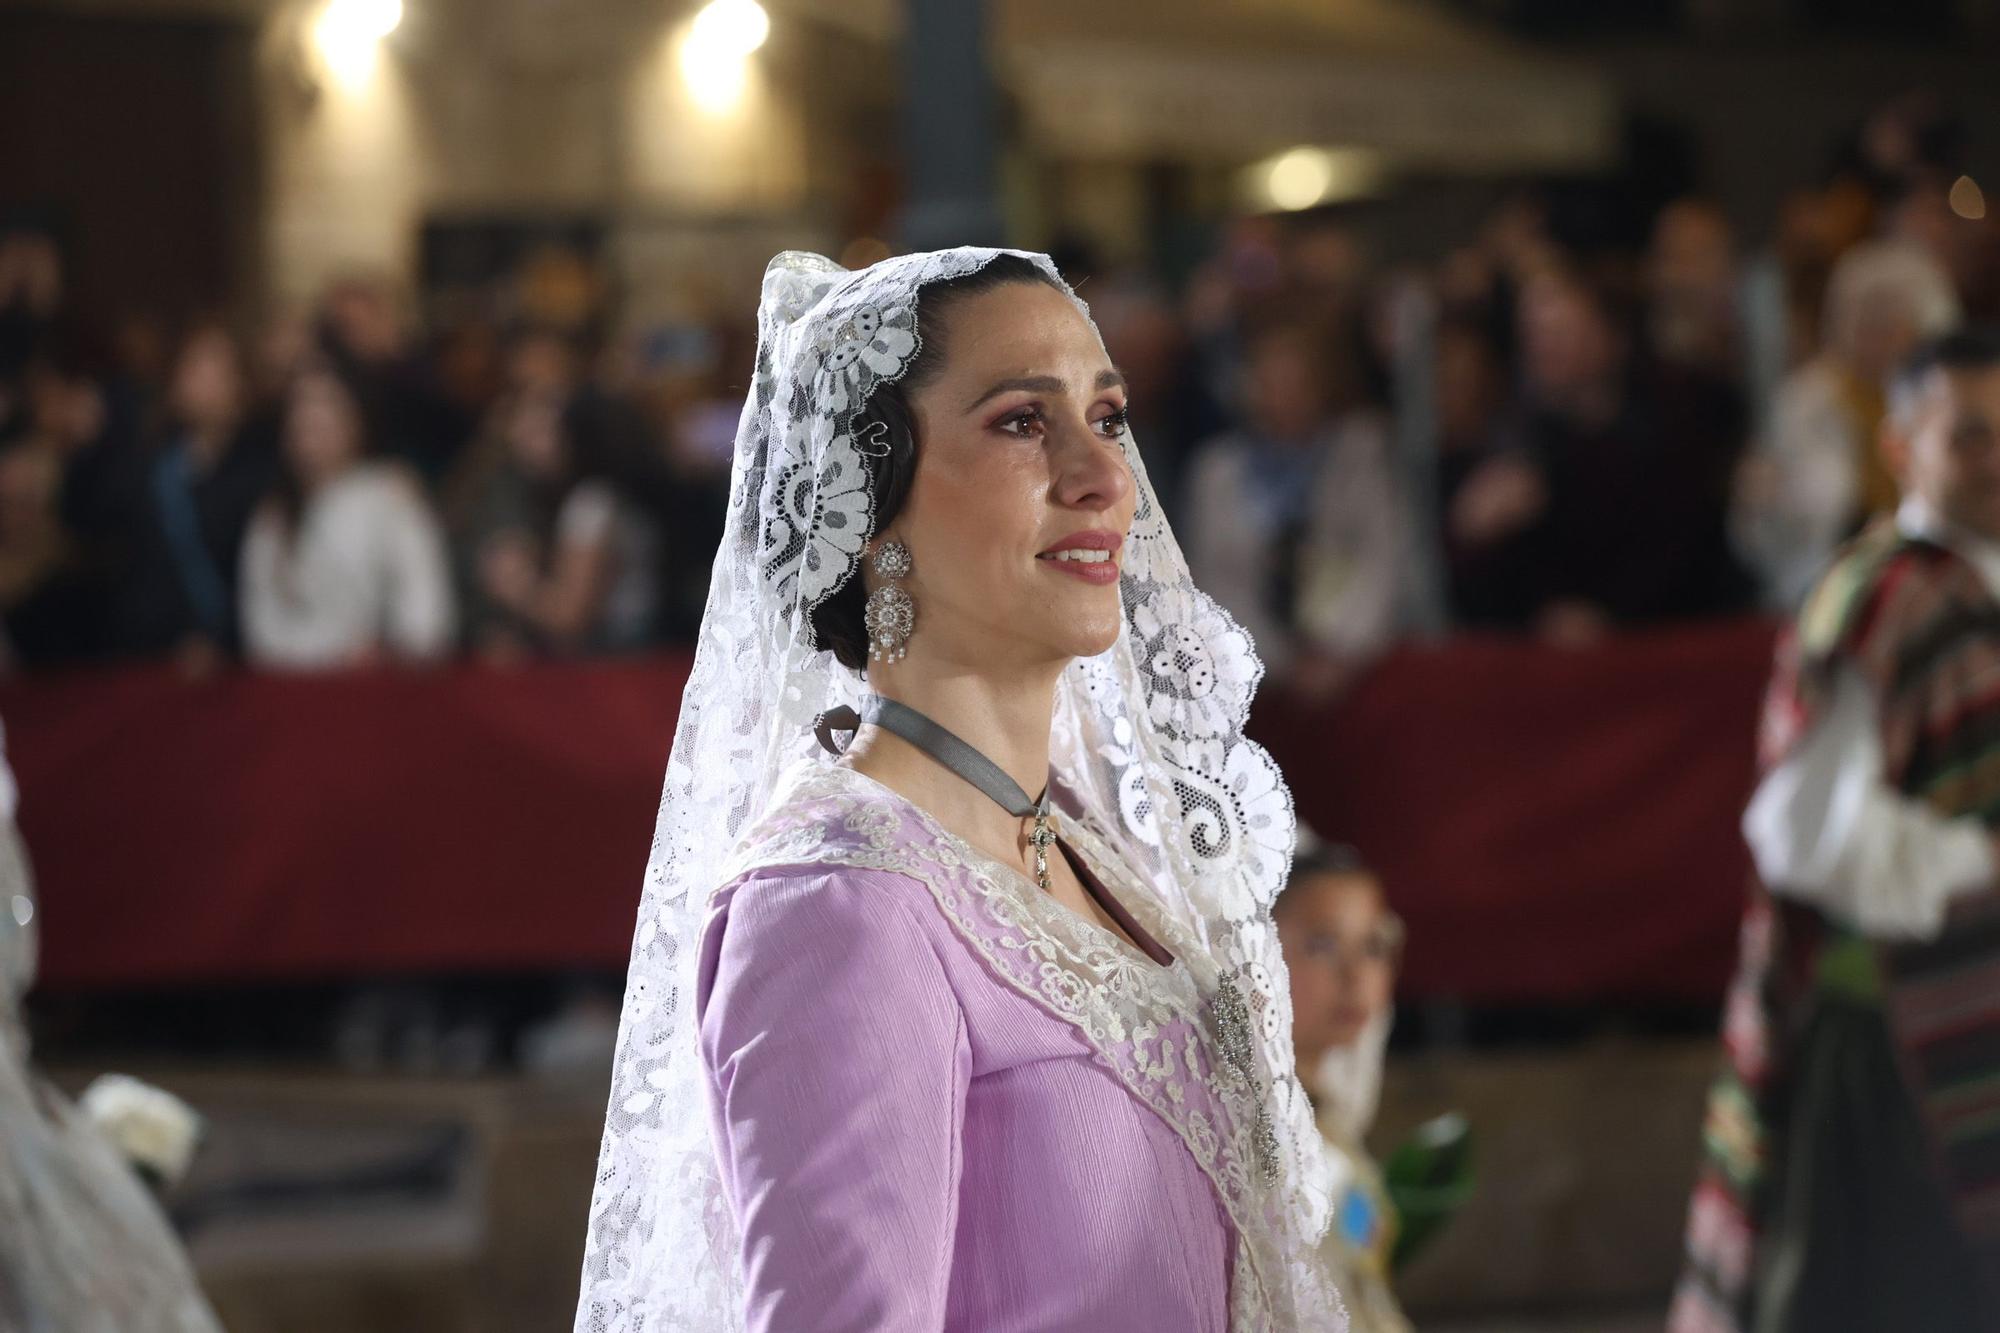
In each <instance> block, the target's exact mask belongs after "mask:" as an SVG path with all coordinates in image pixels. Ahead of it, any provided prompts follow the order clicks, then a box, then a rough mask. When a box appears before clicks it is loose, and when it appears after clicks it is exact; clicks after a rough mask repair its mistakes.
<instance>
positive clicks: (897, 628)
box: [861, 542, 917, 662]
mask: <svg viewBox="0 0 2000 1333" xmlns="http://www.w3.org/2000/svg"><path fill="white" fill-rule="evenodd" d="M870 563H872V564H873V565H874V566H875V575H876V577H877V578H883V579H906V578H908V577H909V576H910V567H911V566H910V548H909V547H907V546H905V545H903V544H902V543H901V542H884V543H882V545H881V547H880V548H879V549H877V550H876V552H875V558H874V559H873V560H872V561H871V562H870ZM861 623H862V625H863V626H864V627H866V628H867V630H868V656H869V657H870V658H871V659H873V660H874V661H877V662H894V661H897V660H899V659H900V658H901V657H902V656H903V654H904V653H906V652H907V651H909V644H910V631H912V630H914V629H915V628H916V627H917V603H916V601H915V599H913V598H912V597H911V596H910V594H909V593H907V592H905V591H903V590H902V589H901V588H899V587H897V586H896V585H895V584H894V583H884V584H883V585H882V586H881V587H879V588H877V589H875V591H874V592H871V593H869V594H868V601H867V603H866V604H865V606H864V608H863V610H862V613H861Z"/></svg>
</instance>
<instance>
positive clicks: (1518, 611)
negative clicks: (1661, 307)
mask: <svg viewBox="0 0 2000 1333" xmlns="http://www.w3.org/2000/svg"><path fill="white" fill-rule="evenodd" d="M1519 320H1520V333H1519V337H1520V347H1521V379H1522V385H1521V402H1520V405H1519V408H1518V410H1517V411H1518V415H1517V421H1516V425H1515V429H1516V431H1517V436H1516V443H1515V444H1514V445H1513V446H1512V447H1509V448H1507V449H1504V450H1501V451H1498V452H1497V453H1496V454H1495V455H1494V456H1493V457H1491V458H1489V459H1488V460H1487V461H1485V462H1484V463H1482V464H1481V465H1480V466H1479V467H1478V468H1476V469H1475V470H1473V471H1472V472H1471V473H1470V474H1469V475H1468V476H1466V477H1465V479H1464V481H1463V483H1462V484H1461V485H1460V486H1459V488H1458V490H1457V493H1456V494H1455V495H1454V496H1453V497H1452V500H1451V510H1450V513H1449V515H1448V519H1447V533H1448V540H1449V542H1450V543H1451V545H1452V547H1453V548H1454V560H1453V572H1454V575H1455V577H1456V578H1457V580H1458V582H1459V586H1460V589H1461V597H1462V598H1464V599H1465V600H1466V601H1467V602H1468V603H1469V604H1471V605H1474V606H1477V607H1478V608H1479V609H1480V611H1481V613H1482V617H1483V619H1484V620H1485V623H1487V624H1490V625H1492V626H1494V627H1496V628H1508V629H1518V630H1530V631H1533V632H1535V633H1537V634H1540V635H1541V636H1542V637H1544V638H1546V639H1548V640H1550V641H1552V642H1557V643H1563V644H1570V645H1576V644H1583V643H1589V642H1592V641H1594V640H1596V639H1598V638H1600V637H1602V636H1603V635H1604V634H1606V633H1608V632H1610V631H1611V630H1613V629H1615V628H1618V627H1621V626H1636V625H1643V624H1649V623H1654V622H1658V621H1661V620H1668V619H1676V618H1682V617H1691V616H1700V615H1709V614H1716V613H1720V612H1724V611H1728V610H1731V609H1733V608H1734V607H1735V606H1736V605H1737V604H1738V603H1739V601H1740V597H1741V592H1742V589H1741V584H1740V574H1739V572H1738V571H1737V569H1736V567H1735V565H1734V563H1733V561H1732V560H1731V559H1730V556H1729V551H1728V548H1727V543H1726V541H1725V539H1724V530H1723V512H1724V501H1725V497H1724V495H1723V493H1722V488H1721V486H1720V484H1719V483H1718V482H1717V481H1716V478H1717V477H1718V476H1719V475H1720V474H1721V472H1722V471H1723V469H1722V468H1721V467H1720V466H1719V465H1718V462H1717V455H1718V453H1722V454H1724V455H1725V456H1726V451H1727V448H1728V441H1727V440H1726V439H1719V438H1717V437H1716V436H1715V435H1714V433H1713V432H1714V424H1713V423H1712V422H1709V421H1707V420H1705V419H1702V418H1700V417H1698V416H1693V415H1689V414H1687V413H1685V412H1684V411H1683V410H1681V409H1678V408H1677V409H1675V410H1668V409H1666V408H1665V407H1663V406H1662V405H1661V404H1660V403H1659V401H1658V397H1657V394H1656V393H1654V392H1652V391H1651V385H1650V384H1649V383H1648V382H1647V381H1646V380H1645V379H1643V378H1642V377H1641V375H1640V374H1639V372H1638V367H1637V366H1636V365H1635V362H1634V356H1633V351H1632V336H1631V330H1630V326H1629V324H1628V323H1627V321H1625V320H1624V319H1622V318H1621V317H1620V316H1619V315H1618V314H1617V313H1615V312H1614V307H1613V303H1612V301H1611V299H1610V298H1609V296H1608V295H1607V294H1606V293H1605V292H1604V291H1603V290H1602V289H1600V288H1598V287H1595V286H1593V285H1591V284H1589V283H1586V282H1585V281H1583V280H1582V279H1581V278H1579V277H1578V276H1576V275H1575V274H1573V273H1570V272H1566V271H1563V270H1550V271H1547V272H1544V273H1542V274H1540V275H1538V276H1537V277H1535V278H1533V279H1531V280H1530V282H1529V283H1528V285H1527V287H1526V288H1525V289H1524V290H1523V292H1522V294H1521V304H1520V310H1519Z"/></svg>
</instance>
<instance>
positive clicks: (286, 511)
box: [271, 360, 379, 541]
mask: <svg viewBox="0 0 2000 1333" xmlns="http://www.w3.org/2000/svg"><path fill="white" fill-rule="evenodd" d="M308 379H324V380H326V381H328V382H329V383H331V384H333V385H335V386H336V387H337V388H338V389H339V390H340V392H342V393H343V394H345V395H346V396H347V400H348V404H349V406H350V407H351V408H352V409H353V412H354V431H355V434H356V436H358V437H359V438H358V439H357V440H356V441H355V459H356V461H357V462H359V461H361V460H363V459H366V458H368V457H370V456H371V455H372V454H373V453H374V450H375V442H376V439H377V437H378V434H379V432H378V429H377V425H376V414H375V411H374V403H373V401H372V399H371V398H370V397H369V394H368V391H367V388H366V385H365V384H364V383H363V382H362V381H360V380H358V379H356V378H355V377H354V376H353V375H352V374H351V373H348V372H347V371H345V370H343V368H342V367H341V366H340V365H339V364H338V363H336V362H333V361H326V360H314V361H308V362H307V363H306V364H305V365H303V366H301V367H300V368H299V369H298V370H297V371H295V372H294V373H293V375H292V378H291V380H290V381H289V382H288V383H287V384H286V385H285V391H284V394H283V397H282V398H281V400H280V402H279V404H278V425H277V429H278V471H277V476H276V477H275V478H274V479H273V480H272V483H271V498H272V500H273V501H274V502H275V503H276V505H277V508H278V516H279V518H280V519H281V520H282V526H283V529H284V533H285V538H286V540H287V541H290V540H292V539H293V538H295V537H296V536H297V534H298V530H299V525H300V523H301V522H303V521H304V516H305V508H306V491H305V479H304V478H303V477H301V476H300V475H299V469H298V464H296V463H294V462H293V461H292V456H291V450H290V449H289V448H287V447H286V442H285V436H286V435H287V434H289V433H290V431H291V422H290V417H291V413H292V400H293V396H294V395H295V394H297V392H298V389H299V386H300V385H301V384H302V383H304V382H305V381H306V380H308Z"/></svg>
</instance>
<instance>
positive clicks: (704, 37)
mask: <svg viewBox="0 0 2000 1333" xmlns="http://www.w3.org/2000/svg"><path fill="white" fill-rule="evenodd" d="M770 35H771V16H770V15H769V14H766V13H765V12H764V6H762V5H760V4H758V3H757V0H709V3H708V4H706V5H703V6H702V9H701V12H700V13H699V14H696V15H695V16H694V26H693V27H692V28H690V29H689V30H688V44H689V45H691V46H698V47H702V48H705V49H706V50H707V51H708V52H709V53H710V54H712V55H716V56H734V57H736V58H737V59H739V60H740V59H742V58H743V57H744V56H747V55H749V54H750V53H751V52H752V51H755V50H756V49H757V48H758V47H760V46H762V45H763V44H764V39H765V38H766V37H769V36H770Z"/></svg>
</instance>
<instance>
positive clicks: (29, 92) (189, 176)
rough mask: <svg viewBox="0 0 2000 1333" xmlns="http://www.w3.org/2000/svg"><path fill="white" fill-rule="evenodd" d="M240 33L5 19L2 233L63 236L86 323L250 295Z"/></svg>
mask: <svg viewBox="0 0 2000 1333" xmlns="http://www.w3.org/2000/svg"><path fill="white" fill-rule="evenodd" d="M254 57H255V37H254V34H253V33H252V31H251V30H250V29H249V28H248V26H247V25H238V24H232V23H227V22H221V21H213V20H195V21H186V20H179V21H160V20H152V19H141V18H129V17H121V16H79V15H73V14H61V13H53V12H46V11H38V10H34V9H29V10H25V11H19V10H17V11H9V12H4V13H0V219H4V218H7V217H9V216H14V217H18V216H21V215H23V214H25V215H27V216H29V217H31V218H37V219H43V220H45V221H46V222H47V223H48V224H50V225H51V226H52V227H53V228H54V229H55V231H56V233H57V236H58V238H59V240H60V241H61V243H62V246H63V250H64V253H65V257H66V260H67V264H66V268H67V272H68V285H69V291H70V294H71V295H70V305H71V307H72V309H73V310H74V312H75V313H76V314H77V315H79V316H81V317H82V318H84V319H85V320H86V321H89V322H91V323H93V324H98V325H100V326H101V325H104V324H108V323H109V322H110V321H111V320H113V319H114V318H116V317H117V316H118V315H119V314H121V313H124V312H127V311H142V312H146V313H149V314H152V315H155V316H163V317H167V318H174V317H177V316H179V315H181V314H183V313H185V312H187V311H189V310H191V309H196V308H202V307H209V306H214V305H217V304H232V303H236V302H241V301H244V300H247V299H249V298H250V297H252V296H253V295H254V293H253V292H251V291H250V290H248V287H249V285H250V283H251V282H252V281H253V279H254V274H255V273H256V254H257V230H258V229H257V201H258V182H257V162H258V152H257V141H256V128H255V127H256V117H255V99H254V84H253V79H252V73H253V61H254Z"/></svg>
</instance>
